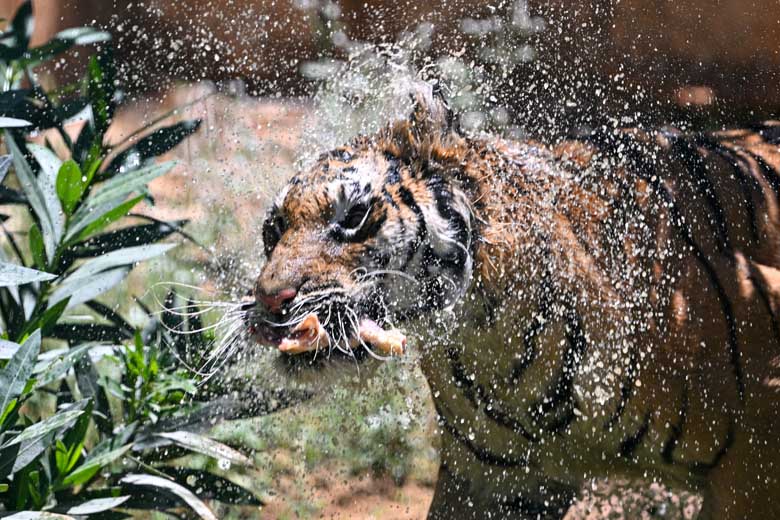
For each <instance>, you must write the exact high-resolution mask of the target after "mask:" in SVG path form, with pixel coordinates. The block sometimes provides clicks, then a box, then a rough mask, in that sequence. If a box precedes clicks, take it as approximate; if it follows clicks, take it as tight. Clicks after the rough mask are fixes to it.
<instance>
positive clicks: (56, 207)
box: [27, 143, 65, 244]
mask: <svg viewBox="0 0 780 520" xmlns="http://www.w3.org/2000/svg"><path fill="white" fill-rule="evenodd" d="M27 149H28V150H30V153H32V154H33V157H35V160H36V161H38V164H39V165H40V167H41V172H40V174H39V175H38V185H39V186H40V187H41V194H42V195H43V199H44V202H45V204H46V210H47V212H48V214H49V216H50V217H51V223H52V231H54V241H55V243H57V244H59V242H60V240H61V239H62V234H63V232H64V231H65V215H64V214H63V213H62V206H61V205H60V199H59V197H58V196H57V187H56V184H57V172H59V170H60V167H61V165H62V161H61V160H60V158H59V157H57V156H56V155H54V152H52V151H51V150H49V149H48V148H45V147H43V146H39V145H37V144H32V143H31V144H28V145H27Z"/></svg>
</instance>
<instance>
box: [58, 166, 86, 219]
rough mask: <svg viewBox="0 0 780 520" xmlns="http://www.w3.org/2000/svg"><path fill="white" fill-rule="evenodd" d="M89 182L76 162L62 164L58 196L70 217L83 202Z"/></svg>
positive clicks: (59, 174) (59, 173)
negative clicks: (82, 197) (82, 198)
mask: <svg viewBox="0 0 780 520" xmlns="http://www.w3.org/2000/svg"><path fill="white" fill-rule="evenodd" d="M87 182H88V181H87V178H86V177H85V176H84V175H83V174H82V173H81V168H79V165H78V164H76V161H74V160H72V159H69V160H67V161H65V162H64V163H62V166H61V167H60V170H59V172H58V174H57V195H58V196H59V198H60V201H61V202H62V207H63V208H64V209H65V213H67V214H68V215H71V214H72V213H73V210H74V209H75V208H76V204H78V202H79V201H80V200H81V196H82V195H83V194H84V190H86V189H87Z"/></svg>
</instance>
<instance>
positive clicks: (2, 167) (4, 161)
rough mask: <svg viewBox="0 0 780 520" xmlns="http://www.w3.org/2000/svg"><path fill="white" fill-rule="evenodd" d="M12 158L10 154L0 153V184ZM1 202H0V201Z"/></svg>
mask: <svg viewBox="0 0 780 520" xmlns="http://www.w3.org/2000/svg"><path fill="white" fill-rule="evenodd" d="M12 162H13V158H12V157H11V156H10V155H0V184H2V182H3V179H5V175H6V174H7V173H8V169H9V168H10V167H11V163H12ZM1 200H2V199H0V201H1ZM0 203H2V202H0Z"/></svg>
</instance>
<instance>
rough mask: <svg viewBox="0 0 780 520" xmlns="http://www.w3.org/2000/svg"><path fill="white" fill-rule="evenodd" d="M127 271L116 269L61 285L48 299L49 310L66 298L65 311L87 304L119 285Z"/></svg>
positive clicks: (123, 268) (124, 268) (122, 268)
mask: <svg viewBox="0 0 780 520" xmlns="http://www.w3.org/2000/svg"><path fill="white" fill-rule="evenodd" d="M128 271H129V269H128V268H126V267H118V268H116V269H111V270H109V271H104V272H102V273H99V274H96V275H94V276H92V277H91V278H90V279H89V280H83V279H80V280H74V281H73V282H71V283H68V284H62V285H60V286H59V287H57V289H56V290H55V291H54V292H53V293H52V294H51V296H50V297H49V308H52V307H53V306H54V305H55V304H57V303H59V302H61V301H62V300H64V299H66V298H70V300H69V301H68V304H67V307H66V308H67V309H70V308H72V307H74V306H76V305H78V304H80V303H84V302H88V301H89V300H91V299H93V298H96V297H98V296H100V295H101V294H103V293H104V292H106V291H108V290H109V289H112V288H113V287H115V286H117V285H118V284H120V283H121V282H122V280H124V279H125V276H127V273H128Z"/></svg>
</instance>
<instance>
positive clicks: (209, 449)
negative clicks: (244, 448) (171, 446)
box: [157, 431, 253, 466]
mask: <svg viewBox="0 0 780 520" xmlns="http://www.w3.org/2000/svg"><path fill="white" fill-rule="evenodd" d="M157 436H158V437H162V438H164V439H168V440H171V441H173V442H174V443H175V444H178V445H179V446H181V447H183V448H187V449H188V450H191V451H196V452H198V453H202V454H203V455H208V456H209V457H212V458H214V459H216V460H217V461H226V462H229V463H231V464H236V465H239V466H252V465H253V464H252V460H251V459H249V458H248V457H247V456H246V455H244V454H243V453H241V452H239V451H237V450H234V449H233V448H231V447H230V446H226V445H224V444H222V443H221V442H217V441H215V440H214V439H210V438H208V437H204V436H203V435H198V434H196V433H191V432H186V431H178V432H167V433H158V434H157Z"/></svg>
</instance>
